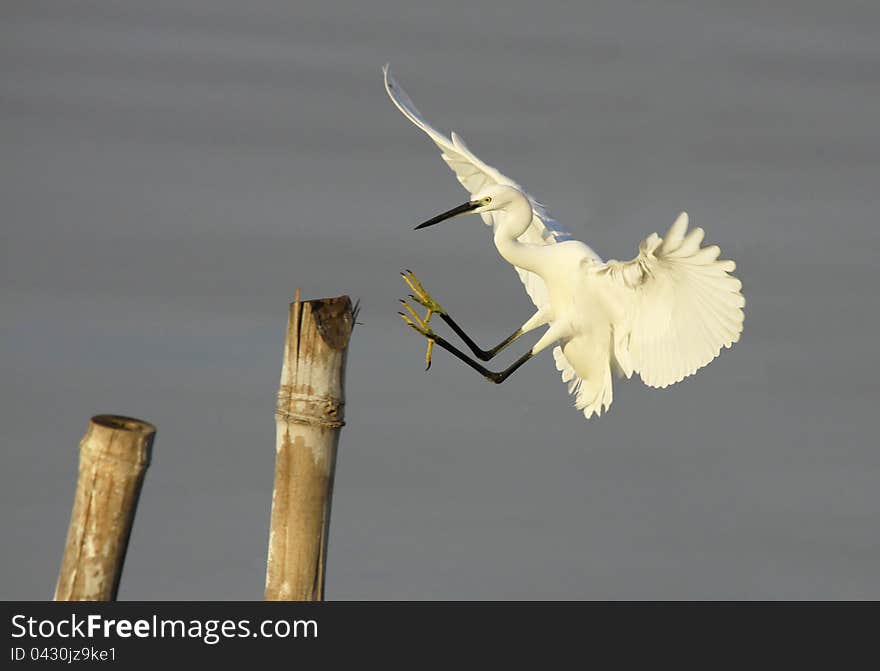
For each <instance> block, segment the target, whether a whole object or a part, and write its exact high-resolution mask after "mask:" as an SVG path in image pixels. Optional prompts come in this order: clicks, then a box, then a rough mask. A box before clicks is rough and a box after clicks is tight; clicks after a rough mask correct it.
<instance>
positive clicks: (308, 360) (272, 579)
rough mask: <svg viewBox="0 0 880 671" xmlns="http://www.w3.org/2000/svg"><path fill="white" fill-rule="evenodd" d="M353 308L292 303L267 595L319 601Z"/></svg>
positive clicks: (343, 303) (343, 301)
mask: <svg viewBox="0 0 880 671" xmlns="http://www.w3.org/2000/svg"><path fill="white" fill-rule="evenodd" d="M355 313H356V309H355V308H352V304H351V300H350V299H349V298H348V296H339V297H338V298H325V299H321V300H313V301H305V302H300V300H299V290H297V292H296V300H295V301H294V302H293V303H291V304H290V313H289V316H288V324H287V334H286V338H285V343H284V363H283V367H282V371H281V385H280V388H279V390H278V403H277V406H276V409H275V429H276V434H275V435H276V439H275V450H276V454H275V487H274V491H273V493H272V519H271V523H270V528H269V555H268V561H267V566H266V595H265V596H266V600H267V601H321V600H323V598H324V567H325V561H326V557H327V532H328V527H329V523H330V504H331V498H332V493H333V478H334V474H335V469H336V449H337V445H338V443H339V431H340V429H341V427H342V426H343V425H344V424H345V422H344V421H343V415H344V413H343V408H344V404H345V393H344V378H345V359H346V354H347V351H348V341H349V338H350V337H351V329H352V326H353V325H354V318H355Z"/></svg>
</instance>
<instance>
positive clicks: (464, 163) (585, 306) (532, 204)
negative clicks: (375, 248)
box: [384, 65, 745, 418]
mask: <svg viewBox="0 0 880 671" xmlns="http://www.w3.org/2000/svg"><path fill="white" fill-rule="evenodd" d="M384 74H385V88H386V90H387V91H388V95H389V96H390V97H391V100H392V101H393V102H394V104H395V105H396V106H397V108H398V109H399V110H400V111H401V112H402V113H403V114H404V116H406V117H407V118H408V119H409V120H410V121H412V122H413V123H414V124H415V125H416V126H418V127H419V128H421V129H422V130H423V131H424V132H425V133H427V135H428V136H429V137H430V138H431V139H432V140H433V141H434V142H435V143H436V144H437V146H438V147H439V148H440V151H441V152H442V156H443V160H444V161H446V163H447V164H448V165H449V167H450V168H452V170H453V172H454V173H455V175H456V177H458V181H459V182H461V184H462V186H464V188H465V189H467V191H468V192H469V193H470V194H471V197H470V200H468V202H466V203H464V204H463V205H459V206H458V207H456V208H453V209H452V210H449V211H448V212H445V213H443V214H440V215H438V216H436V217H434V218H433V219H430V220H428V221H426V222H425V223H423V224H421V225H419V226H417V228H424V227H426V226H431V225H433V224H437V223H440V222H441V221H444V220H446V219H449V218H451V217H454V216H457V215H461V214H466V213H479V214H480V215H481V216H482V218H483V221H484V222H485V223H486V224H488V225H489V226H491V227H492V233H493V238H494V242H495V247H496V248H497V249H498V252H499V253H500V254H501V256H502V257H503V258H504V260H506V261H507V262H508V263H510V264H511V265H513V266H514V267H515V268H516V270H517V272H518V273H519V276H520V278H521V279H522V281H523V284H524V285H525V289H526V292H527V293H528V295H529V297H530V298H531V299H532V301H533V302H534V304H535V307H536V308H537V311H536V312H535V314H534V315H533V316H532V317H531V318H530V319H528V320H527V321H526V322H525V323H524V324H523V325H522V326H521V327H520V328H519V329H517V330H516V331H515V332H514V333H513V334H511V335H510V336H509V337H508V338H506V339H505V340H504V341H502V342H501V343H499V345H497V346H496V347H494V348H492V349H490V350H482V349H480V348H479V347H478V346H477V345H476V344H475V343H474V342H473V341H472V340H471V339H470V338H469V337H468V336H467V334H466V333H465V332H464V331H463V330H462V329H461V328H460V327H459V326H458V324H456V323H455V321H454V320H452V319H451V318H450V317H449V315H448V313H447V312H446V311H445V310H443V308H442V307H440V305H439V304H438V303H437V302H436V301H435V300H434V299H433V298H432V297H431V296H430V295H429V294H428V293H427V291H425V290H424V288H423V287H422V285H421V284H420V283H419V282H418V280H417V279H416V278H415V276H414V275H412V273H411V272H409V271H407V273H406V274H404V279H405V280H406V281H407V283H408V284H409V285H410V287H411V288H412V289H413V291H414V293H415V295H411V296H410V298H411V299H413V300H414V301H416V302H417V303H419V304H421V305H423V306H425V307H427V308H428V314H427V316H426V317H425V318H421V317H419V315H417V314H416V313H415V311H414V310H413V309H412V308H411V307H410V306H409V305H408V304H406V302H405V301H402V302H403V303H404V305H405V306H406V308H407V311H408V312H409V315H405V314H403V313H401V316H402V317H403V318H404V320H405V321H406V322H407V323H408V324H409V325H410V326H412V327H413V328H414V329H416V330H417V331H418V332H419V333H421V334H422V335H423V336H425V337H426V338H427V339H428V341H429V351H428V354H427V355H426V361H427V363H428V365H429V366H430V355H431V346H432V345H433V343H435V342H436V343H437V344H438V345H439V346H441V347H443V348H444V349H446V350H447V351H449V352H451V353H452V354H453V355H455V356H456V357H458V358H459V359H461V360H462V361H464V362H465V363H467V364H468V365H469V366H471V367H472V368H474V369H476V370H478V371H479V372H480V373H482V374H483V375H484V376H485V377H486V378H487V379H489V380H491V381H493V382H496V383H501V382H503V381H504V380H505V379H507V377H508V376H509V375H510V374H511V373H513V372H514V371H515V370H516V369H517V368H519V367H520V366H521V365H522V364H524V363H525V362H526V361H528V360H529V359H530V358H531V357H533V356H535V355H536V354H538V353H539V352H541V351H542V350H544V349H546V348H547V347H550V346H551V345H555V347H554V348H553V358H554V359H555V360H556V367H557V369H558V370H559V371H560V372H561V373H562V380H563V382H567V383H568V390H569V393H570V394H574V395H575V407H577V408H578V409H579V410H582V411H583V413H584V415H585V416H586V417H587V418H589V417H591V416H592V415H593V414H596V415H601V414H602V411H603V410H607V409H608V407H609V406H610V405H611V401H612V373H614V374H616V375H617V376H626V377H627V378H630V377H631V376H632V374H633V373H638V374H639V376H640V377H641V379H642V381H643V382H644V383H645V384H647V385H648V386H650V387H659V388H663V387H667V386H669V385H671V384H674V383H676V382H680V381H681V380H683V379H684V378H685V377H687V376H689V375H692V374H693V373H695V372H696V371H697V370H699V369H700V368H702V367H703V366H705V365H706V364H707V363H709V362H710V361H712V360H713V359H714V358H715V357H717V356H718V354H719V353H720V351H721V349H722V348H724V347H730V346H731V345H732V344H733V343H735V342H736V341H737V340H739V336H740V333H741V332H742V328H743V319H744V314H743V307H744V306H745V299H744V298H743V295H742V293H741V292H740V289H741V288H742V283H741V282H740V281H739V280H738V279H737V278H736V277H733V276H732V275H730V273H731V272H733V270H734V269H735V264H734V262H733V261H729V260H719V255H720V253H721V250H720V249H719V248H718V247H717V246H715V245H712V246H708V247H701V243H702V241H703V235H704V232H703V229H701V228H695V229H693V230H691V231H690V232H688V215H687V213H685V212H682V213H681V214H680V215H679V216H678V218H677V219H676V220H675V223H673V224H672V226H671V227H670V228H669V230H668V231H667V233H666V235H665V236H663V237H662V238H661V237H660V236H659V235H657V234H656V233H652V234H651V235H650V236H648V237H647V238H646V239H645V240H644V241H642V243H641V245H639V253H638V256H636V257H635V258H634V259H632V260H631V261H625V262H621V261H613V260H612V261H604V262H603V261H602V259H601V258H600V257H599V256H598V255H597V254H596V253H595V252H594V251H593V250H592V249H590V248H589V247H588V246H587V245H585V244H584V243H582V242H579V241H577V240H572V239H571V235H570V234H569V233H568V232H567V231H566V230H565V229H564V228H563V227H562V226H561V225H560V224H559V223H558V222H556V221H555V220H554V219H552V218H551V217H550V216H549V215H548V214H547V211H546V210H545V209H544V207H543V206H542V205H541V204H539V203H538V202H537V201H536V200H535V199H534V198H532V197H531V196H530V195H529V194H528V193H526V192H525V191H524V190H523V189H522V187H520V186H519V185H518V184H517V183H516V182H514V181H513V180H511V179H510V178H508V177H505V176H504V175H502V174H501V173H500V172H499V171H498V170H496V169H495V168H493V167H492V166H490V165H487V164H486V163H484V162H483V161H482V160H480V159H479V158H477V156H476V155H475V154H474V153H473V152H471V151H470V149H468V147H467V145H465V143H464V141H463V140H462V139H461V137H460V136H458V135H456V134H455V133H452V137H451V138H450V137H447V136H445V135H443V134H442V133H440V132H438V131H437V130H436V129H434V128H433V127H432V126H431V125H430V124H428V122H427V121H425V119H424V117H422V115H421V114H420V113H419V111H418V110H417V109H416V107H415V105H413V103H412V101H411V100H410V98H409V96H408V95H407V94H406V93H405V92H404V91H403V89H402V88H400V85H399V84H398V83H397V82H396V81H395V80H394V78H393V77H392V76H391V75H390V74H389V72H388V66H387V65H386V66H385V68H384ZM433 313H436V314H438V315H439V316H440V317H441V318H443V319H444V321H446V323H447V324H449V326H450V327H451V328H452V329H453V330H454V331H455V332H456V333H457V334H458V335H459V336H460V337H461V338H462V339H463V340H464V341H465V343H466V344H467V345H468V347H469V348H470V349H471V350H472V351H473V352H474V354H475V355H477V357H478V358H480V359H481V360H483V361H488V360H489V359H491V358H492V357H493V356H494V355H495V354H497V353H498V352H499V351H501V350H502V349H504V348H505V347H506V346H507V345H509V344H510V343H512V342H513V341H515V340H516V339H517V338H519V337H520V336H521V335H522V334H524V333H527V332H529V331H532V330H533V329H536V328H539V327H541V326H547V327H548V328H547V330H546V331H545V332H544V334H543V335H542V336H541V338H540V339H539V340H538V342H537V343H536V344H535V345H534V347H532V348H531V349H530V350H529V351H528V352H526V354H525V355H523V356H522V357H521V358H520V359H518V360H517V361H516V362H515V363H514V364H513V365H511V366H510V367H509V368H507V369H506V370H504V371H501V372H493V371H490V370H487V369H486V368H484V367H483V366H482V365H481V364H479V363H478V362H477V361H475V360H473V359H472V358H471V357H469V356H467V355H466V354H464V353H463V352H461V351H460V350H459V349H457V348H456V347H455V346H453V345H451V344H450V343H449V342H448V341H446V340H445V339H444V338H442V337H440V336H438V335H437V334H436V333H434V331H433V330H432V329H431V328H430V326H429V324H428V322H429V320H430V318H431V315H432V314H433Z"/></svg>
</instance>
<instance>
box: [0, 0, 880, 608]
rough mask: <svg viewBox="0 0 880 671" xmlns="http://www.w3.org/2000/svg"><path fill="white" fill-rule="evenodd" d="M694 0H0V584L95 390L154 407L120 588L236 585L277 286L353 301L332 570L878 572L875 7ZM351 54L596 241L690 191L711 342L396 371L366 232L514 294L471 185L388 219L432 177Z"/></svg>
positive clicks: (443, 171)
mask: <svg viewBox="0 0 880 671" xmlns="http://www.w3.org/2000/svg"><path fill="white" fill-rule="evenodd" d="M726 5H727V6H724V7H719V6H710V4H709V3H706V2H702V1H698V0H693V1H689V2H684V1H683V2H662V3H661V2H656V3H647V2H621V1H620V0H614V1H605V2H589V3H570V4H559V5H557V4H555V3H552V2H534V1H533V0H529V1H527V2H497V3H492V4H489V3H475V2H473V0H468V1H467V2H442V3H441V2H435V3H430V4H425V5H418V6H417V5H414V4H413V3H411V2H405V1H400V2H380V3H367V2H357V3H355V2H352V3H350V4H340V3H335V2H319V3H303V2H299V1H297V2H289V1H284V2H280V1H279V2H269V3H253V2H250V3H243V2H240V1H238V0H236V1H235V2H231V1H226V2H180V1H179V0H175V1H174V2H151V3H146V4H145V3H109V2H63V3H62V2H34V1H30V2H5V3H3V5H2V9H0V143H2V159H0V170H2V173H0V197H2V203H3V217H2V223H0V236H2V259H0V260H2V266H0V268H2V286H0V305H2V326H3V328H2V331H3V336H2V340H0V373H2V376H0V408H2V411H0V412H2V473H0V497H2V498H0V500H2V511H0V531H2V538H3V550H2V553H0V561H2V567H0V569H2V570H0V597H3V598H14V599H42V598H47V597H49V596H50V595H51V594H52V591H53V589H54V583H55V579H56V575H57V570H58V566H59V562H60V556H61V550H62V547H63V543H64V535H65V531H66V527H67V522H68V516H69V511H70V504H71V501H72V497H73V489H74V483H75V473H76V463H77V452H76V446H77V442H78V440H79V438H80V437H81V436H82V433H83V431H84V429H85V426H86V421H87V419H88V417H89V416H90V415H92V414H95V413H98V412H118V413H127V414H133V415H135V416H140V417H143V418H145V419H148V420H150V421H152V422H154V423H156V424H157V425H158V427H159V434H158V437H157V441H156V445H155V458H154V462H153V465H152V467H151V469H150V472H149V474H148V477H147V482H146V485H145V489H144V492H143V496H142V499H141V506H140V509H139V512H138V518H137V521H136V525H135V530H134V533H133V536H132V540H131V546H130V551H129V559H128V563H127V566H126V572H125V575H124V578H123V586H122V589H121V593H120V597H121V598H125V599H254V598H255V599H259V598H261V597H262V589H263V581H264V570H265V556H266V543H267V536H268V520H269V507H270V497H271V487H272V469H273V459H274V450H273V445H274V423H273V418H272V413H273V400H274V393H275V390H276V387H277V384H278V376H279V371H280V363H281V344H282V337H283V331H284V322H285V318H286V309H287V303H288V302H289V301H290V300H291V299H292V296H293V292H294V289H295V288H296V287H300V288H301V289H302V291H303V294H304V296H306V297H319V296H328V295H336V294H340V293H350V294H352V295H353V296H354V297H357V298H360V299H361V300H362V305H363V312H362V317H361V319H362V321H363V322H364V324H363V325H362V326H359V327H357V329H356V332H355V334H354V338H353V340H352V343H351V350H350V359H349V367H348V408H347V419H348V425H347V427H346V428H345V429H344V431H343V437H342V443H341V453H340V458H339V463H338V472H337V489H336V497H335V501H334V508H333V524H332V533H331V545H330V557H329V566H328V596H329V597H330V598H332V599H443V598H446V599H486V598H495V599H509V598H526V599H531V598H549V599H571V598H654V597H659V598H714V597H730V598H761V597H763V598H849V597H858V598H861V597H873V598H880V541H878V534H877V525H878V521H877V520H878V513H880V486H878V475H880V451H878V449H877V440H876V426H877V412H878V408H877V406H878V397H880V394H878V391H880V389H878V373H880V371H878V366H877V356H876V352H875V349H874V347H875V338H876V333H877V328H878V321H877V314H878V307H880V306H878V297H877V293H878V292H877V289H878V287H877V275H876V270H875V267H873V266H874V264H875V259H876V256H877V252H878V246H880V245H878V243H880V233H878V225H877V224H878V221H877V210H878V205H880V202H878V201H880V196H878V181H877V180H878V166H880V138H878V132H877V120H878V119H880V85H878V72H880V39H878V30H880V9H878V5H877V3H876V2H838V3H828V2H812V3H806V2H776V3H763V2H736V3H733V2H731V3H726ZM386 61H391V63H392V66H393V68H394V71H395V73H396V75H397V76H398V77H399V79H400V80H401V83H402V84H403V85H404V86H405V87H406V88H407V89H408V90H409V92H410V93H411V94H412V96H413V98H414V99H415V101H416V103H417V104H418V105H419V106H420V107H421V108H422V111H423V112H425V114H426V116H427V117H428V118H429V119H430V120H432V121H433V122H434V123H435V124H436V125H437V126H439V127H441V128H444V129H450V128H451V129H455V130H457V131H460V132H461V133H462V135H463V136H464V137H465V138H466V139H467V140H468V141H469V143H470V145H471V146H472V148H474V149H475V150H476V151H477V153H478V154H479V155H480V156H481V157H483V158H484V159H486V160H487V161H488V162H489V163H491V164H494V165H497V166H498V167H500V168H501V169H502V171H504V172H506V173H507V174H509V175H511V176H512V177H514V178H515V179H517V180H519V181H520V182H521V183H523V184H525V185H526V186H527V187H528V188H529V189H530V190H531V191H532V192H533V193H534V194H535V195H536V196H538V197H539V198H540V199H541V200H543V201H544V202H545V203H547V204H548V206H549V208H550V210H551V211H552V212H553V214H554V215H555V216H556V217H557V218H558V219H559V220H560V221H562V222H563V223H565V224H566V225H567V226H568V227H569V228H570V229H571V230H572V232H573V233H574V234H575V236H576V237H579V238H581V239H583V240H585V241H587V242H588V243H589V244H590V245H592V246H593V247H594V248H595V249H596V250H597V251H598V252H599V253H600V254H602V255H603V256H604V257H606V258H608V257H616V258H630V257H632V256H633V255H634V254H635V252H636V249H637V244H638V242H639V241H640V240H641V239H642V238H643V237H645V236H646V235H647V234H649V233H651V232H652V231H654V230H658V231H660V232H661V233H662V232H663V231H664V230H665V229H666V227H667V226H668V225H669V224H670V223H671V222H672V220H673V218H674V217H675V215H676V214H677V213H678V212H679V211H680V210H682V209H687V210H688V211H689V212H690V214H691V218H692V221H693V222H694V223H695V224H697V225H701V226H703V227H705V228H706V230H707V236H708V240H709V242H711V243H717V244H720V245H721V247H722V249H723V251H724V254H725V256H727V257H729V258H733V259H735V260H736V261H737V262H738V264H739V270H738V274H739V276H740V277H741V278H742V280H743V282H744V291H745V293H746V296H747V301H748V304H747V308H746V315H747V316H746V324H745V333H744V337H743V340H742V342H740V343H739V344H738V345H736V346H735V347H734V348H733V349H732V350H730V351H725V352H724V353H723V354H722V356H721V357H720V358H719V359H718V360H716V361H715V362H714V363H712V364H711V365H710V366H709V367H708V368H706V369H704V370H703V371H702V372H700V373H699V374H698V375H697V376H695V377H693V378H690V379H689V380H687V381H686V382H684V383H682V384H679V385H675V386H674V387H672V388H670V389H668V390H666V391H655V390H650V389H648V388H646V387H644V386H643V385H642V384H640V383H639V382H638V381H637V380H633V381H630V382H626V383H618V384H617V385H616V387H615V401H614V406H613V407H612V410H611V413H610V415H608V416H606V417H603V418H601V419H599V420H597V421H590V422H587V421H585V420H584V418H583V416H582V415H581V414H580V413H579V412H577V411H575V410H574V409H572V408H571V407H570V403H571V400H570V399H569V397H568V396H567V394H566V390H565V387H564V385H563V384H562V383H561V382H560V380H559V377H558V374H557V372H556V370H555V368H554V366H553V361H552V357H551V356H550V355H549V353H547V354H545V355H543V356H542V357H540V358H539V359H538V360H536V361H534V362H531V363H529V365H527V366H526V367H525V368H524V369H522V370H521V371H520V372H518V373H517V374H516V375H515V376H514V377H513V378H511V380H510V381H509V382H508V383H507V384H505V385H503V386H501V387H493V386H491V385H489V384H487V383H485V382H484V381H483V380H482V379H480V378H479V377H478V376H477V375H475V374H473V373H472V372H471V371H468V370H466V369H465V368H464V367H463V366H461V365H459V364H458V363H457V362H454V361H453V360H452V359H451V358H450V357H448V356H446V355H445V353H443V352H438V354H437V356H436V362H435V365H434V368H433V370H432V371H431V372H430V373H429V374H425V373H423V372H422V370H421V357H422V353H423V343H422V342H420V340H419V339H418V338H417V337H416V336H415V335H414V334H412V333H411V332H410V331H408V330H407V329H406V328H405V327H404V326H403V325H402V324H401V323H399V321H398V318H397V316H396V314H395V313H396V312H397V309H398V306H397V304H396V299H397V298H398V297H399V296H401V295H403V286H402V283H401V282H400V280H399V277H398V275H397V273H398V271H399V270H400V269H401V268H405V267H412V268H413V269H414V270H416V271H417V272H418V273H420V274H421V276H422V277H423V279H424V280H425V282H426V284H427V285H428V287H429V288H431V289H432V290H433V291H434V293H435V295H436V296H437V297H438V298H439V299H440V300H441V301H442V302H444V303H445V304H446V305H447V307H449V308H450V309H453V310H454V314H456V315H457V316H458V318H459V320H460V321H461V322H462V323H463V324H464V325H466V326H467V327H468V328H469V329H471V330H472V331H473V333H474V335H475V336H476V337H477V339H478V340H480V341H482V342H484V343H487V344H488V343H490V342H494V341H497V340H499V339H500V338H501V337H502V336H503V335H506V334H507V333H508V332H510V331H511V330H512V329H513V328H514V327H515V326H516V325H518V324H519V323H521V322H522V321H523V320H524V319H525V318H526V317H528V316H529V315H530V314H531V312H530V305H529V303H528V299H527V298H526V296H525V293H524V292H523V290H522V289H521V287H520V286H519V283H518V281H517V279H516V277H515V274H514V273H513V271H512V270H511V269H510V268H508V267H506V266H505V264H504V263H503V262H502V261H501V260H500V258H499V257H498V256H497V253H496V251H495V250H494V249H493V247H492V246H491V243H490V242H489V239H488V235H487V231H486V229H485V228H483V227H482V226H481V225H480V224H479V223H478V221H477V219H476V218H471V219H461V220H458V221H457V222H456V223H454V224H448V225H447V226H443V227H438V228H436V229H432V230H431V231H426V232H422V233H414V232H413V231H412V226H413V224H415V223H417V222H418V221H420V220H421V219H424V218H426V217H428V216H430V215H433V214H435V213H436V212H438V211H440V210H443V209H447V208H448V207H451V206H453V205H455V204H457V203H459V202H461V201H462V198H463V195H464V192H463V191H462V190H461V189H460V187H459V186H458V184H457V183H456V182H455V180H454V178H453V176H452V175H451V173H449V171H448V170H447V168H446V166H445V165H444V164H443V163H442V162H441V160H440V158H439V156H438V155H437V152H436V151H435V149H434V147H433V145H432V144H430V142H429V141H428V140H427V139H426V138H425V137H423V136H422V135H421V134H420V133H419V132H418V131H417V130H416V129H415V128H414V127H412V126H410V124H409V123H408V122H407V121H406V120H405V119H404V118H403V117H402V116H401V115H400V114H399V113H398V112H397V110H395V109H394V107H393V106H392V105H391V103H390V101H389V100H388V99H387V97H386V95H385V92H384V90H383V87H382V82H381V72H380V68H381V65H382V64H383V63H385V62H386ZM519 345H520V347H515V348H514V349H515V350H516V351H515V352H513V353H512V354H511V355H510V357H509V358H511V359H512V358H513V356H514V355H518V353H519V351H520V350H522V349H524V348H525V347H526V346H527V344H526V343H520V344H519ZM506 360H507V359H505V360H504V361H503V362H502V363H504V362H506Z"/></svg>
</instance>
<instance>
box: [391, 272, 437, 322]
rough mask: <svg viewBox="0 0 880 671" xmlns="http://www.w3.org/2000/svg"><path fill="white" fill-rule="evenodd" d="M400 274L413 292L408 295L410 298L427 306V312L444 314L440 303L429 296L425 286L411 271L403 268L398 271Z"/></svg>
mask: <svg viewBox="0 0 880 671" xmlns="http://www.w3.org/2000/svg"><path fill="white" fill-rule="evenodd" d="M400 276H401V277H402V278H403V281H404V282H406V284H407V286H409V288H410V289H412V292H413V293H411V294H410V295H409V297H410V299H412V300H413V301H414V302H416V303H418V304H419V305H421V306H422V307H424V308H427V309H428V312H429V313H431V312H436V313H437V314H438V315H444V314H446V311H445V310H444V309H443V308H442V307H441V306H440V303H438V302H437V301H435V300H434V298H433V296H431V294H429V293H428V292H427V290H426V289H425V287H423V286H422V283H421V282H419V280H418V278H417V277H416V276H415V274H414V273H413V271H411V270H405V271H404V272H402V273H400Z"/></svg>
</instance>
